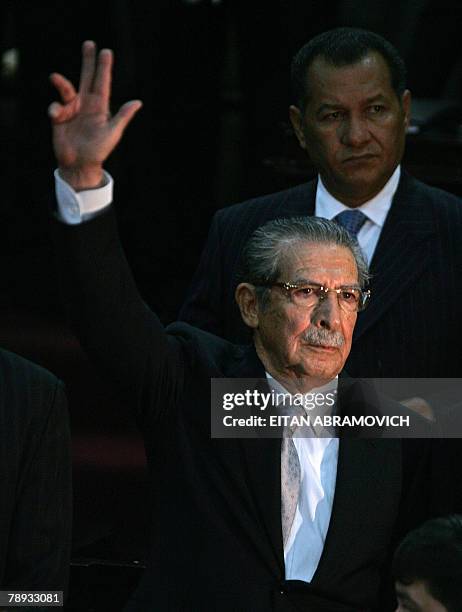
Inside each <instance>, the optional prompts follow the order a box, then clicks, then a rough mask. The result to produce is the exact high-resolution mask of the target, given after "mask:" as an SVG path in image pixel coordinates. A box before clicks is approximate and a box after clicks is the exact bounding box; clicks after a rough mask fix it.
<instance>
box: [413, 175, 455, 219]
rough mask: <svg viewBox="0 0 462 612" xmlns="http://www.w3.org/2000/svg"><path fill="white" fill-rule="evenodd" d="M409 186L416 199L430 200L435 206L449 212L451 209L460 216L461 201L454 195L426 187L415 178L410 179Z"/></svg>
mask: <svg viewBox="0 0 462 612" xmlns="http://www.w3.org/2000/svg"><path fill="white" fill-rule="evenodd" d="M409 186H410V188H411V189H412V191H413V192H414V194H415V196H417V197H422V198H425V199H428V200H431V201H432V202H433V203H434V204H436V205H437V206H441V207H444V208H448V209H449V210H451V209H453V210H454V212H455V213H458V214H460V213H461V212H462V199H461V198H460V197H459V196H457V195H455V194H454V193H450V192H449V191H445V190H444V189H440V188H439V187H433V186H431V185H427V184H426V183H423V182H422V181H419V180H418V179H416V178H411V179H410V183H409ZM437 210H438V209H437Z"/></svg>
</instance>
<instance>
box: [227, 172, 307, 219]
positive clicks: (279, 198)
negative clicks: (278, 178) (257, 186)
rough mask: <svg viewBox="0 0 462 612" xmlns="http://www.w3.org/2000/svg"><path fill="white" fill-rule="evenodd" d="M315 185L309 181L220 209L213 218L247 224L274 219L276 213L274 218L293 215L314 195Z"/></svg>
mask: <svg viewBox="0 0 462 612" xmlns="http://www.w3.org/2000/svg"><path fill="white" fill-rule="evenodd" d="M315 184H316V182H315V181H310V182H309V183H302V184H301V185H296V186H295V187H291V188H290V189H284V190H282V191H278V192H276V193H270V194H267V195H264V196H259V197H256V198H251V199H249V200H245V201H244V202H240V203H238V204H233V205H231V206H227V207H225V208H222V209H220V210H219V211H217V213H216V215H215V217H216V219H217V220H218V221H221V222H224V223H227V224H228V223H230V222H240V223H243V222H245V223H247V220H248V219H249V218H252V217H258V218H259V219H263V220H264V221H266V217H267V218H268V219H270V218H274V215H275V213H278V214H277V215H276V216H284V215H286V214H294V213H296V212H297V207H298V206H300V207H301V206H304V205H305V203H306V200H307V198H308V197H309V196H310V194H311V193H314V189H315Z"/></svg>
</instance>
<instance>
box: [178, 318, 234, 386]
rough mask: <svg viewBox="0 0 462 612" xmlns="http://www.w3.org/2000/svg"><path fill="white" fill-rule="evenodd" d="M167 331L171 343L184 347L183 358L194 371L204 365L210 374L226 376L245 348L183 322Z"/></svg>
mask: <svg viewBox="0 0 462 612" xmlns="http://www.w3.org/2000/svg"><path fill="white" fill-rule="evenodd" d="M166 331H167V333H168V336H169V341H170V342H171V343H172V342H173V343H175V344H176V345H177V346H178V345H179V344H180V345H182V347H181V350H182V352H183V358H184V359H185V360H186V362H187V364H188V365H189V366H190V367H191V368H192V369H196V368H197V366H198V365H199V366H200V365H202V366H206V368H207V370H208V371H209V372H213V371H215V372H216V375H218V374H219V373H221V374H222V375H224V374H225V372H226V370H227V369H228V366H229V365H230V364H231V363H232V362H234V361H236V360H237V361H238V360H239V359H240V358H241V357H242V354H243V352H244V347H242V346H240V345H237V344H233V343H232V342H229V341H228V340H224V339H223V338H220V337H219V336H216V335H215V334H211V333H209V332H207V331H204V330H203V329H200V328H198V327H194V326H193V325H189V323H183V322H182V321H178V322H176V323H172V324H171V325H169V326H168V327H167V329H166Z"/></svg>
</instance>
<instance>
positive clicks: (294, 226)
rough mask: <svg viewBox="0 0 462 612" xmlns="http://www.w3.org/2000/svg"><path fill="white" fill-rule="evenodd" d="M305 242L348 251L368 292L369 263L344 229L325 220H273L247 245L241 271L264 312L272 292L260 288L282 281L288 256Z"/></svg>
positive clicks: (306, 218)
mask: <svg viewBox="0 0 462 612" xmlns="http://www.w3.org/2000/svg"><path fill="white" fill-rule="evenodd" d="M302 242H312V243H315V244H335V245H336V246H340V247H345V248H347V249H348V250H349V251H350V252H351V254H352V255H353V258H354V260H355V262H356V268H357V270H358V281H359V284H360V286H361V287H362V288H364V286H365V285H366V283H367V281H368V280H369V271H368V266H367V262H366V260H365V258H364V255H363V253H362V251H361V249H360V247H359V244H358V243H357V241H356V240H355V239H354V238H352V236H351V235H350V234H349V233H348V232H347V230H346V229H345V228H344V227H342V226H341V225H339V224H338V223H336V222H335V221H329V220H328V219H323V218H322V217H308V216H307V217H288V218H281V219H273V220H272V221H268V222H267V223H265V224H264V225H262V226H261V227H259V228H258V229H257V230H255V232H254V233H253V234H252V235H251V237H250V238H249V240H248V241H247V243H246V245H245V246H244V249H243V252H242V256H241V265H240V271H239V280H240V282H247V283H251V284H252V285H255V286H256V292H257V297H258V300H259V302H260V305H261V306H262V307H263V308H264V307H265V306H266V305H267V303H268V294H269V289H268V288H266V287H263V286H259V284H260V283H273V282H276V281H278V280H279V279H280V274H281V269H282V265H283V263H284V261H285V260H286V258H287V256H288V254H289V253H290V252H292V251H293V249H294V248H295V249H296V248H297V247H298V246H299V245H300V243H302ZM284 280H291V279H284Z"/></svg>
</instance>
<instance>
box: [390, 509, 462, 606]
mask: <svg viewBox="0 0 462 612" xmlns="http://www.w3.org/2000/svg"><path fill="white" fill-rule="evenodd" d="M392 572H393V577H394V579H395V580H397V581H398V582H401V583H402V584H405V585H408V584H412V583H413V582H415V581H417V580H420V581H422V582H424V583H425V584H426V587H427V589H428V591H429V593H430V594H431V596H432V597H433V598H434V599H436V600H437V601H438V602H440V603H441V604H443V605H444V606H446V608H447V609H448V612H457V611H458V610H460V604H461V602H462V516H460V515H452V516H448V517H441V518H437V519H432V520H430V521H427V522H426V523H424V524H423V525H421V526H420V527H419V528H418V529H415V530H414V531H411V532H410V533H408V535H407V536H406V537H405V538H404V540H403V541H402V542H401V544H400V545H399V546H398V548H397V550H396V552H395V556H394V558H393V566H392Z"/></svg>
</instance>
